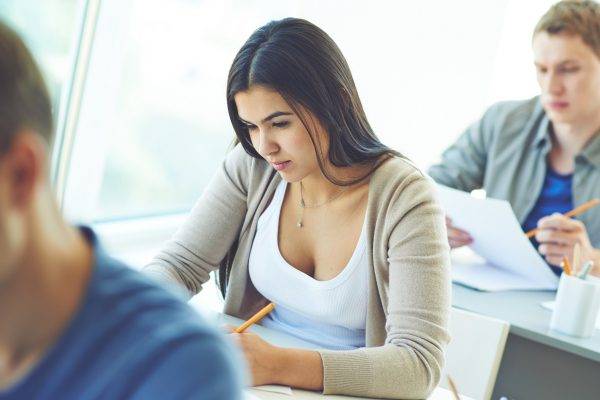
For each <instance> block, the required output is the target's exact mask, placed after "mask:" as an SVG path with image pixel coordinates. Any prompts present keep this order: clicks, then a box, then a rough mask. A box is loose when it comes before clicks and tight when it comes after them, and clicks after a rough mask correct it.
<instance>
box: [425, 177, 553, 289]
mask: <svg viewBox="0 0 600 400" xmlns="http://www.w3.org/2000/svg"><path fill="white" fill-rule="evenodd" d="M437 188H438V195H439V199H440V201H441V203H442V206H443V207H444V209H445V211H446V214H447V215H448V216H449V217H450V218H451V219H452V223H453V225H455V226H456V227H458V228H461V229H463V230H465V231H467V232H469V234H470V235H471V236H472V237H473V244H472V245H471V246H470V247H471V248H472V249H473V251H475V253H477V254H478V255H479V256H481V257H483V259H484V260H481V259H474V258H472V257H471V258H469V257H464V255H458V256H455V255H453V260H452V261H453V262H452V280H453V281H454V282H458V283H462V284H464V285H467V286H471V287H474V288H476V289H480V290H489V291H496V290H556V288H557V287H558V277H557V276H556V275H555V274H554V273H553V272H552V270H551V269H550V267H548V265H547V264H546V262H545V261H544V260H543V259H542V257H541V256H540V255H539V254H538V252H537V251H536V250H535V248H534V247H533V246H532V245H531V242H529V239H527V237H526V236H525V234H524V233H523V230H522V229H521V225H520V224H519V222H518V221H517V218H516V217H515V214H514V213H513V210H512V208H511V206H510V204H509V203H508V202H507V201H504V200H496V199H478V198H475V197H473V196H471V195H470V194H469V193H466V192H462V191H460V190H455V189H451V188H448V187H445V186H442V185H438V186H437Z"/></svg>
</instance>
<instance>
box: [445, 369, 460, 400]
mask: <svg viewBox="0 0 600 400" xmlns="http://www.w3.org/2000/svg"><path fill="white" fill-rule="evenodd" d="M446 378H448V383H449V384H450V391H451V392H452V394H453V395H454V400H460V396H459V395H458V389H457V388H456V385H455V384H454V381H453V380H452V378H450V375H446Z"/></svg>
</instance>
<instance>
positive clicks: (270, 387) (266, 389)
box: [252, 385, 293, 396]
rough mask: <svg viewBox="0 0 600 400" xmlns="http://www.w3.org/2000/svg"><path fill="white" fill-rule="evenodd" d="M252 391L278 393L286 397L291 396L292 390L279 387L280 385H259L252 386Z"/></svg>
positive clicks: (286, 387)
mask: <svg viewBox="0 0 600 400" xmlns="http://www.w3.org/2000/svg"><path fill="white" fill-rule="evenodd" d="M252 389H255V390H261V391H263V392H271V393H279V394H285V395H288V396H292V395H293V393H292V388H291V387H289V386H281V385H261V386H253V387H252Z"/></svg>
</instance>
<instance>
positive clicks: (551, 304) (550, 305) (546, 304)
mask: <svg viewBox="0 0 600 400" xmlns="http://www.w3.org/2000/svg"><path fill="white" fill-rule="evenodd" d="M554 303H555V302H554V300H552V301H543V302H541V303H540V305H541V306H542V307H544V308H545V309H547V310H550V311H554ZM596 329H600V312H599V313H598V318H597V319H596Z"/></svg>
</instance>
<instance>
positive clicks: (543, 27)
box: [429, 1, 600, 275]
mask: <svg viewBox="0 0 600 400" xmlns="http://www.w3.org/2000/svg"><path fill="white" fill-rule="evenodd" d="M533 52H534V59H535V66H536V70H537V79H538V83H539V85H540V89H541V95H540V96H539V97H535V98H533V99H531V100H527V101H514V102H504V103H499V104H496V105H494V106H492V107H491V108H490V109H488V111H487V112H486V113H485V114H484V115H483V117H482V118H481V120H479V121H478V122H476V123H475V124H474V125H472V126H471V127H470V128H469V129H467V131H466V132H464V133H463V135H462V136H461V137H460V138H459V139H458V141H457V142H456V143H454V144H453V145H452V146H450V147H449V148H448V149H447V150H446V151H445V152H444V153H443V156H442V161H441V163H440V164H438V165H435V166H433V167H431V169H430V170H429V174H430V175H431V176H432V177H433V179H434V180H435V181H437V182H438V183H441V184H443V185H446V186H450V187H453V188H456V189H460V190H464V191H471V190H473V189H479V188H483V189H485V190H486V192H487V195H488V196H489V197H493V198H498V199H504V200H508V201H509V202H510V204H511V205H512V207H513V209H514V212H515V214H516V216H517V218H518V220H519V221H520V222H521V224H522V226H523V229H524V230H530V229H532V228H536V227H539V228H541V229H540V230H539V232H538V233H537V235H536V236H535V240H534V245H535V246H538V250H539V252H540V254H541V255H542V256H544V257H545V259H546V261H547V262H548V263H549V264H550V265H551V266H554V268H553V269H554V271H555V272H556V273H557V274H558V273H560V271H561V270H560V268H558V266H559V265H560V263H561V260H562V259H563V257H564V256H566V257H568V258H569V259H572V254H573V249H574V246H575V244H576V243H579V245H580V246H581V249H582V260H593V261H594V262H595V268H594V270H593V273H594V274H599V275H600V207H597V208H595V209H591V210H590V211H588V212H586V213H585V214H582V215H581V216H579V217H578V218H577V219H570V218H567V217H564V216H563V215H560V214H563V213H565V212H566V211H569V210H570V209H572V208H574V207H575V206H579V205H581V204H582V203H585V202H586V201H589V200H591V199H594V198H600V6H599V5H598V3H596V2H594V1H581V2H573V1H562V2H559V3H557V4H555V5H554V6H552V7H551V8H550V10H548V12H547V13H546V14H545V15H544V16H543V17H542V18H541V20H540V21H539V22H538V24H537V26H536V28H535V30H534V35H533ZM559 213H560V214H559ZM450 217H451V216H450ZM447 223H448V238H449V241H450V245H451V247H453V248H454V247H460V246H463V245H465V244H468V243H470V242H471V241H472V238H471V237H470V236H469V234H468V233H467V232H464V231H462V230H461V229H460V228H459V227H456V226H454V225H452V222H451V220H450V219H449V220H448V221H447Z"/></svg>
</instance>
